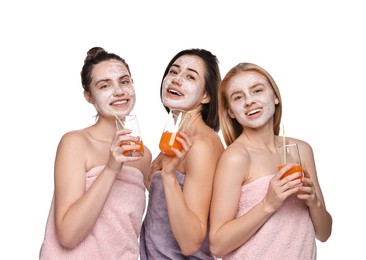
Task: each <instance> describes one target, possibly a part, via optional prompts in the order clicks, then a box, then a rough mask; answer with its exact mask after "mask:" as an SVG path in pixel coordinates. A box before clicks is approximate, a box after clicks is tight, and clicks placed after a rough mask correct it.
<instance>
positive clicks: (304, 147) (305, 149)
mask: <svg viewBox="0 0 366 260" xmlns="http://www.w3.org/2000/svg"><path fill="white" fill-rule="evenodd" d="M287 140H288V141H289V143H296V144H297V145H298V146H299V149H300V151H301V152H302V153H307V154H308V153H310V154H312V153H313V149H312V148H311V145H310V144H309V143H308V142H306V141H304V140H301V139H298V138H294V137H287Z"/></svg>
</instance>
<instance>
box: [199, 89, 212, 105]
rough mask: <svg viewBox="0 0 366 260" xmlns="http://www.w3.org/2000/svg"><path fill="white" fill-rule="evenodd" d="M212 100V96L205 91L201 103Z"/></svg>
mask: <svg viewBox="0 0 366 260" xmlns="http://www.w3.org/2000/svg"><path fill="white" fill-rule="evenodd" d="M210 101H211V97H210V96H209V95H208V94H207V92H206V91H205V93H204V94H203V98H202V101H201V104H208V103H210Z"/></svg>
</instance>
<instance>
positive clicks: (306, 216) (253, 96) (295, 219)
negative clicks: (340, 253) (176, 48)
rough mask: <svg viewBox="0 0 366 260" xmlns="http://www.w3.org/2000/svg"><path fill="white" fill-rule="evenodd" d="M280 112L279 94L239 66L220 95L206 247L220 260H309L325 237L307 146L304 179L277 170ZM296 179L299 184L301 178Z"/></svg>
mask: <svg viewBox="0 0 366 260" xmlns="http://www.w3.org/2000/svg"><path fill="white" fill-rule="evenodd" d="M281 113H282V101H281V96H280V92H279V89H278V87H277V85H276V83H275V81H274V80H273V78H272V77H271V75H270V74H269V73H268V72H267V71H265V70H264V69H263V68H261V67H259V66H257V65H255V64H251V63H240V64H238V65H237V66H235V67H233V68H232V69H231V70H230V71H229V72H228V73H227V74H226V76H225V78H224V79H223V80H222V82H221V84H220V89H219V116H220V126H221V130H222V134H223V137H224V139H225V142H226V144H227V146H228V147H227V149H226V150H225V152H224V153H223V154H222V156H221V158H220V160H219V163H218V166H217V170H216V175H215V180H214V188H213V196H212V204H211V210H210V248H211V251H212V252H213V254H214V255H215V256H217V257H221V258H222V259H250V260H253V259H260V260H263V259H315V258H316V243H315V238H316V239H318V240H319V241H326V240H327V239H328V238H329V236H330V235H331V230H332V217H331V215H330V214H329V213H328V212H327V210H326V208H325V203H324V198H323V195H322V191H321V189H320V185H319V182H318V178H317V173H316V168H315V162H314V156H313V152H312V149H311V147H310V145H309V144H308V143H306V142H304V141H302V140H299V139H295V138H291V137H286V142H288V143H295V144H297V145H298V146H299V149H300V155H301V159H302V166H303V172H304V177H302V178H301V177H300V176H301V175H302V173H301V172H296V173H294V174H292V175H289V176H287V177H285V178H283V179H281V176H282V175H283V174H284V173H285V172H286V171H287V170H289V169H290V167H291V166H286V167H283V168H282V169H281V170H277V159H276V146H277V144H281V143H282V142H283V137H280V136H278V135H279V130H280V122H281ZM299 177H300V178H299Z"/></svg>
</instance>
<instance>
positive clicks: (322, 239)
mask: <svg viewBox="0 0 366 260" xmlns="http://www.w3.org/2000/svg"><path fill="white" fill-rule="evenodd" d="M331 234H332V230H331V229H330V230H329V231H327V232H325V233H324V234H322V235H318V236H316V238H317V239H318V240H319V241H320V242H323V243H324V242H326V241H327V240H328V238H329V237H330V235H331Z"/></svg>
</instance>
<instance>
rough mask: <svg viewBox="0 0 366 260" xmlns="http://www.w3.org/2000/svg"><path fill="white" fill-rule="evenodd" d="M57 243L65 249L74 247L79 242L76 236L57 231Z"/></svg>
mask: <svg viewBox="0 0 366 260" xmlns="http://www.w3.org/2000/svg"><path fill="white" fill-rule="evenodd" d="M57 240H58V243H59V244H60V245H61V246H62V247H64V248H65V249H74V248H75V247H77V246H78V244H79V243H80V240H79V238H78V237H77V236H73V235H70V234H63V232H57Z"/></svg>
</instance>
